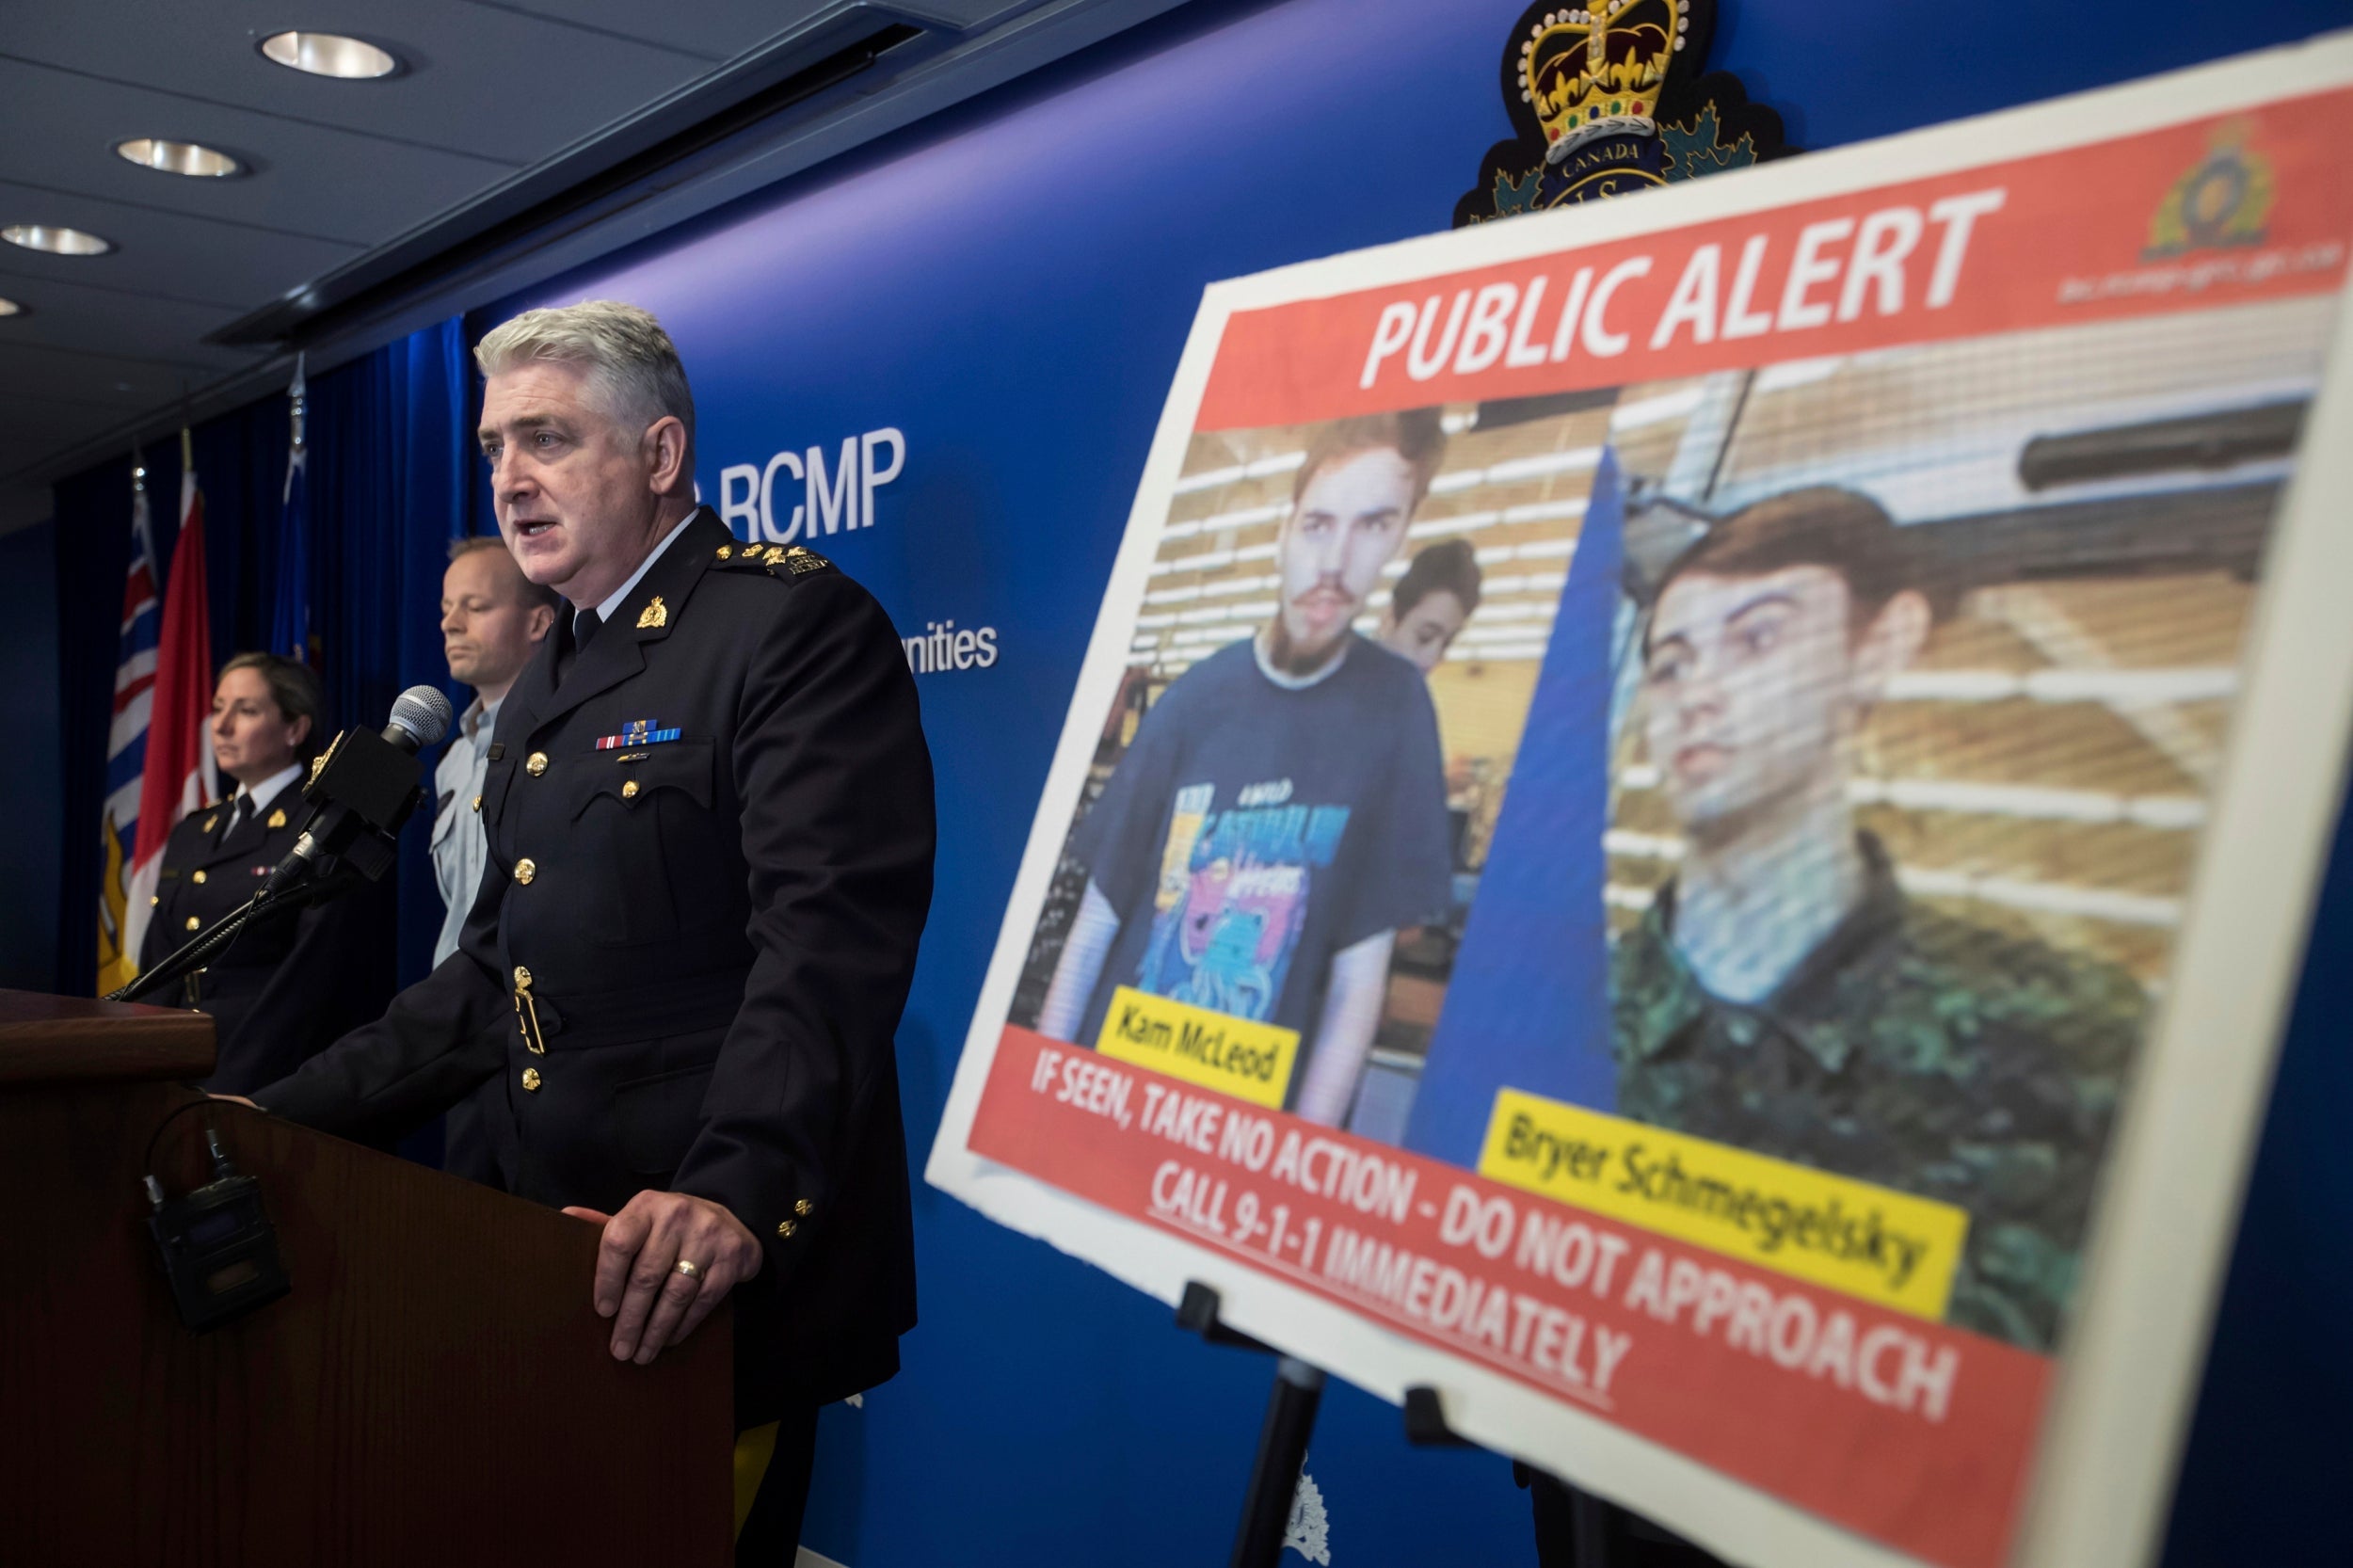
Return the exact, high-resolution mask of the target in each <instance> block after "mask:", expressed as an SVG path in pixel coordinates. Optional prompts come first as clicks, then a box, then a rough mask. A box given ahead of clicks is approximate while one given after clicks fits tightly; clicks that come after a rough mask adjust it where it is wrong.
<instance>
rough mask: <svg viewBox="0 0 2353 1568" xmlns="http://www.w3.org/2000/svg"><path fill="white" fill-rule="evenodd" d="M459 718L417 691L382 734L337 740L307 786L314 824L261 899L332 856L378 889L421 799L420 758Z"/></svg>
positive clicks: (427, 691)
mask: <svg viewBox="0 0 2353 1568" xmlns="http://www.w3.org/2000/svg"><path fill="white" fill-rule="evenodd" d="M455 717H456V715H455V714H454V713H453V712H451V710H450V705H449V698H448V697H446V696H442V695H441V693H440V691H439V690H437V689H436V688H434V687H431V686H411V687H409V688H408V690H407V691H405V692H403V693H401V694H400V696H398V697H397V698H395V699H394V700H393V702H392V722H391V723H390V724H387V725H386V726H385V727H384V728H383V731H382V733H381V734H378V733H376V731H373V730H367V729H346V730H344V732H343V733H342V734H340V735H338V736H336V737H335V744H333V745H331V746H329V747H328V748H327V753H326V755H325V756H323V757H321V758H320V759H319V760H318V762H317V764H316V765H315V766H313V767H312V770H311V778H310V782H309V783H308V784H306V785H304V787H303V791H302V798H303V799H304V800H306V801H309V802H310V803H311V808H312V809H311V818H310V820H309V821H308V822H306V823H304V824H303V826H302V835H301V837H299V838H297V839H296V840H295V847H294V849H293V850H292V851H291V852H290V853H289V854H288V855H287V856H286V857H285V858H284V859H283V860H280V862H279V863H278V869H277V870H276V871H274V872H270V875H269V880H268V881H267V882H264V884H263V885H262V896H263V897H269V896H272V895H275V894H278V893H281V892H283V891H285V890H286V889H287V888H291V887H293V886H294V885H295V884H296V883H297V882H299V881H301V880H302V879H303V878H304V877H305V876H308V875H309V874H310V873H311V872H312V870H313V869H315V867H316V866H317V864H318V862H319V860H320V859H321V858H322V857H323V856H330V855H340V856H345V857H346V858H347V859H348V861H349V862H350V864H351V866H352V867H353V869H354V870H356V871H358V872H360V874H362V875H363V876H365V877H367V878H368V880H370V881H371V882H372V881H375V880H376V878H377V877H380V876H382V875H383V874H384V872H386V871H387V870H388V869H390V868H391V866H392V848H393V844H392V840H393V836H394V835H396V834H398V833H399V831H400V828H401V824H403V823H406V822H407V821H408V814H409V812H411V811H413V810H415V809H416V805H417V800H418V796H419V794H420V793H421V792H420V790H419V788H418V785H417V768H416V756H417V753H418V752H420V751H423V750H424V748H425V747H426V746H429V745H431V744H434V743H435V742H436V741H439V740H440V738H441V737H442V736H444V735H446V734H448V733H449V727H450V724H451V722H452V720H453V719H454V718H455Z"/></svg>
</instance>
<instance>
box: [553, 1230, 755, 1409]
mask: <svg viewBox="0 0 2353 1568" xmlns="http://www.w3.org/2000/svg"><path fill="white" fill-rule="evenodd" d="M564 1212H565V1213H567V1214H569V1215H570V1216H572V1218H574V1219H576V1220H591V1221H594V1222H595V1223H597V1224H600V1225H602V1226H604V1244H603V1246H602V1247H601V1248H600V1249H599V1250H598V1253H597V1281H596V1287H595V1294H596V1305H597V1315H598V1316H599V1317H602V1318H613V1319H614V1323H613V1356H614V1359H615V1360H616V1361H628V1360H632V1359H633V1360H635V1361H636V1363H637V1365H639V1366H640V1367H643V1366H644V1365H646V1363H648V1362H649V1361H651V1360H652V1359H653V1358H654V1357H655V1356H656V1355H658V1354H660V1353H661V1352H662V1348H663V1347H664V1345H673V1344H676V1343H677V1342H678V1341H680V1340H681V1339H683V1338H685V1337H686V1336H688V1335H690V1334H692V1333H694V1332H695V1330H696V1327H698V1326H699V1325H700V1324H701V1322H702V1320H704V1319H705V1318H708V1317H710V1316H711V1309H712V1307H714V1306H717V1305H718V1304H719V1303H720V1302H721V1301H723V1300H725V1299H726V1297H727V1293H728V1291H729V1290H732V1289H733V1288H735V1287H736V1286H737V1285H739V1284H741V1283H743V1282H744V1280H747V1279H749V1278H751V1277H752V1276H753V1275H754V1274H756V1273H758V1272H760V1264H761V1263H762V1262H763V1261H764V1258H763V1256H762V1255H761V1253H760V1242H759V1240H757V1239H756V1238H755V1237H754V1236H753V1235H752V1233H751V1231H750V1230H749V1229H747V1228H745V1226H744V1222H743V1221H741V1220H739V1219H737V1218H736V1217H735V1216H734V1215H733V1214H731V1213H729V1212H728V1210H727V1209H726V1208H724V1207H722V1206H721V1205H719V1204H715V1203H712V1201H711V1200H710V1199H708V1198H697V1197H694V1196H691V1195H690V1194H688V1193H685V1192H640V1193H638V1194H637V1195H636V1196H635V1197H633V1198H632V1199H630V1200H629V1202H628V1203H627V1204H625V1205H623V1206H622V1208H621V1211H620V1212H619V1213H618V1214H605V1213H601V1212H600V1211H599V1210H597V1209H594V1208H567V1209H566V1210H564ZM682 1265H692V1267H691V1268H688V1267H682ZM616 1314H617V1316H616Z"/></svg>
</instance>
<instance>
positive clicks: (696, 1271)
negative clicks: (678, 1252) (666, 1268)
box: [678, 1257, 703, 1280]
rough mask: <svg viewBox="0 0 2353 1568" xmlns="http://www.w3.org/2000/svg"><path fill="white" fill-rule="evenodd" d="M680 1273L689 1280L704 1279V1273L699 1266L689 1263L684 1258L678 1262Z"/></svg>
mask: <svg viewBox="0 0 2353 1568" xmlns="http://www.w3.org/2000/svg"><path fill="white" fill-rule="evenodd" d="M678 1272H680V1273H681V1274H684V1275H685V1276H686V1277H687V1278H688V1279H695V1280H698V1279H700V1278H702V1277H703V1272H702V1270H701V1268H700V1267H699V1266H697V1265H696V1264H693V1263H689V1262H687V1261H686V1259H684V1258H682V1257H681V1258H680V1259H679V1260H678Z"/></svg>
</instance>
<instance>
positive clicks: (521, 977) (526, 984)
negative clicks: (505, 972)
mask: <svg viewBox="0 0 2353 1568" xmlns="http://www.w3.org/2000/svg"><path fill="white" fill-rule="evenodd" d="M515 988H516V989H517V990H519V991H527V990H529V989H530V988H531V971H530V970H529V969H527V968H523V967H522V966H521V965H520V964H518V965H516V966H515Z"/></svg>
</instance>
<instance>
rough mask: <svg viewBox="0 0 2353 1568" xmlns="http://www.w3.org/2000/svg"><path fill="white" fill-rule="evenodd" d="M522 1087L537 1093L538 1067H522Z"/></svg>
mask: <svg viewBox="0 0 2353 1568" xmlns="http://www.w3.org/2000/svg"><path fill="white" fill-rule="evenodd" d="M523 1087H524V1088H526V1089H528V1090H530V1091H531V1092H532V1093H533V1094H535V1095H536V1094H537V1093H538V1092H539V1069H538V1068H536V1067H525V1068H524V1069H523Z"/></svg>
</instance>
